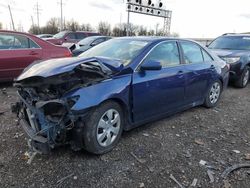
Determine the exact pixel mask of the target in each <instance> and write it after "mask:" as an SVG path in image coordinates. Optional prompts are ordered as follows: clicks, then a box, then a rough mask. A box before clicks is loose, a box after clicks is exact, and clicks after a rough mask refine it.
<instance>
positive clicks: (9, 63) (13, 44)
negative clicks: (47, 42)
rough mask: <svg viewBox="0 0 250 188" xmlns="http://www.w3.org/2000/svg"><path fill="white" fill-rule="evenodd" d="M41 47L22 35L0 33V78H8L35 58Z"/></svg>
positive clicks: (40, 56) (38, 54)
mask: <svg viewBox="0 0 250 188" xmlns="http://www.w3.org/2000/svg"><path fill="white" fill-rule="evenodd" d="M41 58H42V49H41V48H40V47H39V46H38V45H37V44H36V43H35V42H34V41H32V40H31V39H29V38H28V37H26V36H24V35H19V34H8V33H0V79H1V80H10V79H13V78H15V77H17V76H18V75H19V74H20V73H21V72H22V70H23V69H24V68H25V67H27V66H28V65H29V64H31V63H32V62H33V61H35V60H39V59H41Z"/></svg>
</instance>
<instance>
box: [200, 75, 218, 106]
mask: <svg viewBox="0 0 250 188" xmlns="http://www.w3.org/2000/svg"><path fill="white" fill-rule="evenodd" d="M221 92H222V84H221V82H220V81H219V80H216V81H214V82H213V83H212V84H211V86H210V87H209V89H208V92H207V95H206V99H205V102H204V106H205V107H207V108H212V107H215V106H216V105H217V103H218V101H219V99H220V96H221Z"/></svg>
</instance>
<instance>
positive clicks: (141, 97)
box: [132, 41, 185, 122]
mask: <svg viewBox="0 0 250 188" xmlns="http://www.w3.org/2000/svg"><path fill="white" fill-rule="evenodd" d="M179 54H180V53H179V50H178V46H177V43H176V42H175V41H166V42H162V43H160V44H158V45H157V46H156V47H155V48H154V49H153V50H152V51H151V52H150V53H149V54H148V55H147V57H146V58H145V59H144V61H143V62H142V64H143V63H144V62H147V61H157V62H160V63H161V65H162V69H161V70H157V71H140V70H139V69H138V70H137V71H135V72H134V74H133V84H132V87H133V88H132V91H133V117H134V121H135V122H140V121H144V120H147V119H150V118H152V117H154V116H159V115H162V114H166V113H168V112H174V111H178V109H180V108H181V107H182V106H183V105H184V89H185V77H184V69H185V66H184V65H181V63H180V55H179Z"/></svg>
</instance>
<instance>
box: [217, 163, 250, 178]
mask: <svg viewBox="0 0 250 188" xmlns="http://www.w3.org/2000/svg"><path fill="white" fill-rule="evenodd" d="M240 168H250V164H247V163H245V164H236V165H233V166H230V167H228V168H226V170H224V171H223V173H222V174H221V177H222V178H223V179H225V178H226V177H227V176H228V175H229V174H230V173H231V172H233V171H235V170H237V169H240Z"/></svg>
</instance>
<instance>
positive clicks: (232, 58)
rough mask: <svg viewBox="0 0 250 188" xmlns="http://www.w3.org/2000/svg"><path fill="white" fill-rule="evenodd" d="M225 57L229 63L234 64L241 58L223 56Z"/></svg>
mask: <svg viewBox="0 0 250 188" xmlns="http://www.w3.org/2000/svg"><path fill="white" fill-rule="evenodd" d="M223 59H224V60H225V61H226V62H227V63H228V64H233V63H236V62H237V61H239V60H240V57H223Z"/></svg>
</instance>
